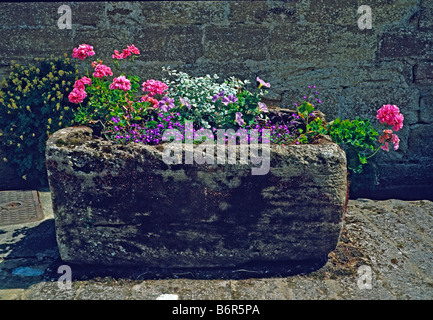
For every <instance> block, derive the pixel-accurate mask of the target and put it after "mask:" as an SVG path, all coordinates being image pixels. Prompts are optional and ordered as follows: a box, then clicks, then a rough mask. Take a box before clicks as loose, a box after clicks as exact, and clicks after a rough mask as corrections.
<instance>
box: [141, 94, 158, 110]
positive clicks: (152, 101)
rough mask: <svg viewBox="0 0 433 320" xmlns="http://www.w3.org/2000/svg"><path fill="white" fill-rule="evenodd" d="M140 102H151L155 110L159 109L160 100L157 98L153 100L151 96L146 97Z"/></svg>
mask: <svg viewBox="0 0 433 320" xmlns="http://www.w3.org/2000/svg"><path fill="white" fill-rule="evenodd" d="M140 101H142V102H146V101H147V102H150V103H151V104H152V105H153V107H155V108H156V107H158V100H156V99H155V98H152V97H151V96H149V95H145V96H143V97H141V99H140Z"/></svg>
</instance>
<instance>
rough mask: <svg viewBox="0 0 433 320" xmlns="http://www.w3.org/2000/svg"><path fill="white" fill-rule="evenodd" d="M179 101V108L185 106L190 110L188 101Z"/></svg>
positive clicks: (181, 99)
mask: <svg viewBox="0 0 433 320" xmlns="http://www.w3.org/2000/svg"><path fill="white" fill-rule="evenodd" d="M179 101H180V103H181V106H185V107H187V108H188V109H191V104H190V103H188V100H186V99H184V98H179Z"/></svg>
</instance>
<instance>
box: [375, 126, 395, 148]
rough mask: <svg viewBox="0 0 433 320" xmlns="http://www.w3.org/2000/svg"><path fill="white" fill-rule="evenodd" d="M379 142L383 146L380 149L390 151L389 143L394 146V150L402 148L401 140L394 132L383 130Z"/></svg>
mask: <svg viewBox="0 0 433 320" xmlns="http://www.w3.org/2000/svg"><path fill="white" fill-rule="evenodd" d="M379 142H380V143H382V144H383V146H381V147H380V148H381V149H382V150H385V151H389V142H391V143H393V144H394V150H398V148H399V146H400V138H399V137H398V136H397V135H396V134H394V133H393V132H392V130H389V129H386V130H383V135H381V136H380V137H379Z"/></svg>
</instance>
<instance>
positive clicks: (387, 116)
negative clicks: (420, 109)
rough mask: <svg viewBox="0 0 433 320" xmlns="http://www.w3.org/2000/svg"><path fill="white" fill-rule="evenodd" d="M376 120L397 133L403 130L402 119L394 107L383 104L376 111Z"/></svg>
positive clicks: (398, 110)
mask: <svg viewBox="0 0 433 320" xmlns="http://www.w3.org/2000/svg"><path fill="white" fill-rule="evenodd" d="M376 118H377V119H378V120H379V122H380V123H382V124H383V123H385V124H387V125H389V126H392V130H394V131H398V130H400V129H401V128H403V120H404V117H403V115H402V114H401V113H400V109H399V108H398V107H397V106H396V105H391V104H385V105H383V106H382V108H380V109H379V110H377V116H376Z"/></svg>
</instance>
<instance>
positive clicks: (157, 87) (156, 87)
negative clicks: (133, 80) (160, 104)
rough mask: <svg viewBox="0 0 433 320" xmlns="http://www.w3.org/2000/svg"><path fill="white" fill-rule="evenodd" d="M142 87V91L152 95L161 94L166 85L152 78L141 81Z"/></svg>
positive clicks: (166, 87)
mask: <svg viewBox="0 0 433 320" xmlns="http://www.w3.org/2000/svg"><path fill="white" fill-rule="evenodd" d="M142 87H143V91H144V92H149V93H148V95H149V96H150V97H153V96H154V95H155V94H159V95H162V94H164V91H165V90H167V89H168V86H167V85H166V84H165V83H164V82H161V81H155V80H153V79H150V80H147V81H146V82H143V84H142Z"/></svg>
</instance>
